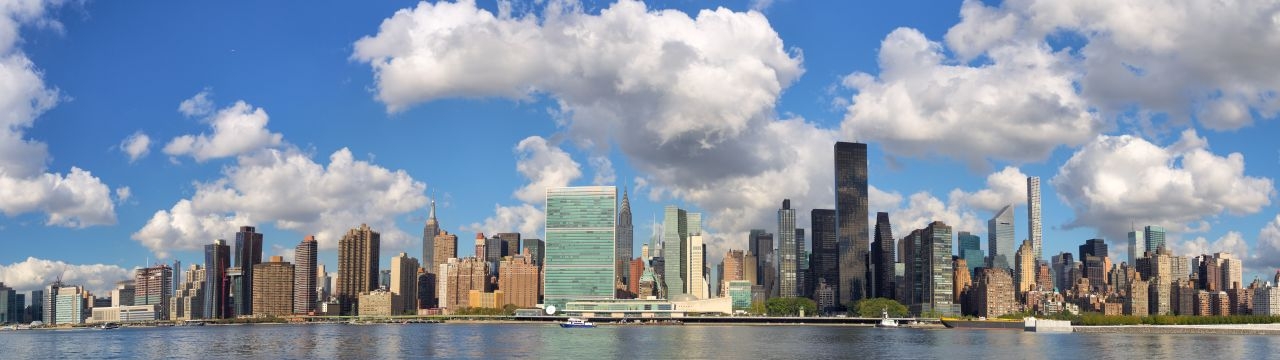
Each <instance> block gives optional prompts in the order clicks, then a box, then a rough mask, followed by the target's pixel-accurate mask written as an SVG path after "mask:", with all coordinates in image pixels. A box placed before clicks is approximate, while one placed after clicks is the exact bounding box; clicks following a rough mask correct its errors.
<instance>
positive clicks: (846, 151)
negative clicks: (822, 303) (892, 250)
mask: <svg viewBox="0 0 1280 360" xmlns="http://www.w3.org/2000/svg"><path fill="white" fill-rule="evenodd" d="M835 177H836V178H835V190H836V219H837V220H836V221H837V224H838V227H837V230H836V236H837V239H838V241H839V244H840V245H839V246H840V283H839V284H836V285H835V289H836V303H837V304H844V303H848V302H851V301H858V300H861V299H863V298H864V297H865V294H866V292H867V288H866V287H867V281H866V279H867V261H866V259H867V248H868V247H869V244H868V243H867V236H868V234H867V215H868V213H867V211H868V210H867V207H868V202H867V201H868V200H867V144H863V143H848V142H836V145H835Z"/></svg>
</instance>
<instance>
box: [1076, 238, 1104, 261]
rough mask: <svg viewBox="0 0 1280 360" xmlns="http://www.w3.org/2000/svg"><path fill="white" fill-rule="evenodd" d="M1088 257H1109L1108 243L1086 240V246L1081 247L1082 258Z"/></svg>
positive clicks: (1099, 240) (1098, 240) (1100, 240)
mask: <svg viewBox="0 0 1280 360" xmlns="http://www.w3.org/2000/svg"><path fill="white" fill-rule="evenodd" d="M1088 255H1093V256H1097V257H1107V242H1106V241H1104V240H1102V239H1089V240H1085V241H1084V245H1080V258H1081V259H1084V258H1085V256H1088Z"/></svg>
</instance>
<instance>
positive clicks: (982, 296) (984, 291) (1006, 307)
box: [973, 269, 1018, 319]
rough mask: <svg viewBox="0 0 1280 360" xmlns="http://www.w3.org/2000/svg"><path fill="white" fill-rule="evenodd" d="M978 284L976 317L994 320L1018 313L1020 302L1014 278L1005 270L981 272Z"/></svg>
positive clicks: (975, 290)
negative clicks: (1015, 295)
mask: <svg viewBox="0 0 1280 360" xmlns="http://www.w3.org/2000/svg"><path fill="white" fill-rule="evenodd" d="M979 273H980V275H978V282H977V284H976V285H974V294H975V296H976V298H975V301H974V303H975V305H977V306H976V309H975V311H974V312H973V314H974V315H977V316H984V317H987V318H989V319H994V318H996V317H998V316H1001V315H1006V314H1012V313H1014V312H1017V311H1018V302H1017V301H1015V299H1014V296H1013V292H1014V288H1013V278H1012V277H1010V276H1009V272H1008V271H1006V270H1004V269H982V270H979Z"/></svg>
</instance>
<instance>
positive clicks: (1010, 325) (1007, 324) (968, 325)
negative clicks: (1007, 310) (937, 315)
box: [941, 318, 1023, 330]
mask: <svg viewBox="0 0 1280 360" xmlns="http://www.w3.org/2000/svg"><path fill="white" fill-rule="evenodd" d="M941 320H942V325H944V326H946V327H947V328H949V329H955V328H961V329H1003V330H1023V323H1022V321H1021V320H1014V319H991V320H988V319H986V318H979V319H978V320H964V319H948V318H942V319H941Z"/></svg>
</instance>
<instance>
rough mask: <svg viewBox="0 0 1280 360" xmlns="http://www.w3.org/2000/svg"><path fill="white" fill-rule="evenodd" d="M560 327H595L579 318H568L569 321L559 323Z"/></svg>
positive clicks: (593, 324)
mask: <svg viewBox="0 0 1280 360" xmlns="http://www.w3.org/2000/svg"><path fill="white" fill-rule="evenodd" d="M560 327H562V328H593V327H596V324H595V323H592V322H590V321H586V320H583V319H579V318H569V321H565V322H562V323H560Z"/></svg>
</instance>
